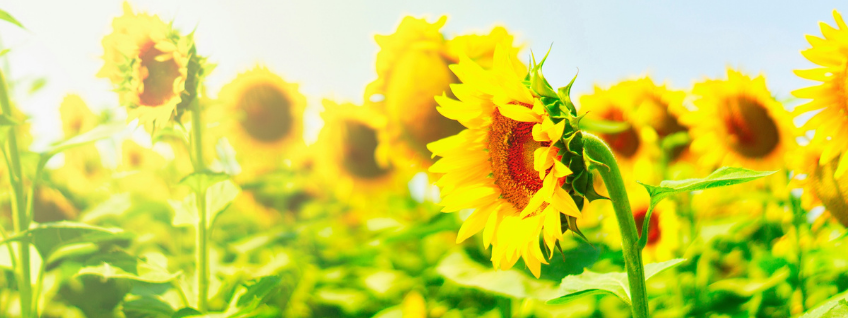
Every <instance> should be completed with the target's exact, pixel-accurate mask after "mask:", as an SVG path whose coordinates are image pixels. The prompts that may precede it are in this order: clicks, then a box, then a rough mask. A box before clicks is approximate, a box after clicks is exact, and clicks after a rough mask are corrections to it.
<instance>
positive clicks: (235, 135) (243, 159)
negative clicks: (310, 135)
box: [214, 66, 306, 178]
mask: <svg viewBox="0 0 848 318" xmlns="http://www.w3.org/2000/svg"><path fill="white" fill-rule="evenodd" d="M218 99H219V100H220V102H221V104H222V106H223V107H222V108H221V109H219V110H220V112H219V114H218V115H217V116H214V117H218V119H217V120H218V121H220V126H221V127H220V128H221V129H220V132H221V133H222V134H224V135H225V136H227V138H228V139H229V141H230V144H231V145H232V146H233V148H234V149H235V151H236V158H237V159H238V162H239V164H240V166H241V168H242V173H241V175H243V176H246V177H248V178H254V177H257V176H259V175H261V174H262V173H267V172H269V171H271V170H274V169H276V168H278V167H279V166H280V164H282V163H283V161H284V160H285V159H288V160H293V161H294V160H296V159H297V157H296V156H295V154H297V153H301V152H302V151H303V149H302V147H304V146H305V144H304V141H303V110H304V109H305V108H306V97H304V96H303V95H302V94H301V93H300V92H299V91H298V85H297V84H293V83H288V82H286V81H284V80H283V79H282V78H280V76H278V75H276V74H274V73H272V72H271V71H269V70H268V68H266V67H263V66H257V67H255V68H253V69H251V70H249V71H247V72H244V73H241V74H239V75H238V76H237V77H236V78H235V79H234V80H233V81H232V82H230V83H229V84H227V85H225V86H224V87H223V88H221V92H220V93H219V94H218Z"/></svg>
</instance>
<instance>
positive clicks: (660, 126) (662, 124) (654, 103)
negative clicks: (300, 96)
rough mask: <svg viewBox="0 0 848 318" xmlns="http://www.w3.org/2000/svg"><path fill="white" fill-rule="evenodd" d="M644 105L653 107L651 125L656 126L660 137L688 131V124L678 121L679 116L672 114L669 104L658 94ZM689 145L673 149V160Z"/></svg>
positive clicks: (655, 129) (655, 128)
mask: <svg viewBox="0 0 848 318" xmlns="http://www.w3.org/2000/svg"><path fill="white" fill-rule="evenodd" d="M642 105H643V107H651V108H652V109H651V111H650V112H649V113H650V114H655V115H654V116H652V118H650V121H649V123H650V125H651V127H653V128H654V131H656V132H657V135H658V136H659V138H660V139H662V138H665V137H666V136H669V135H672V134H675V133H679V132H683V131H686V130H687V129H686V126H683V125H681V124H680V122H679V121H677V117H675V116H674V115H672V114H671V112H670V111H668V104H666V103H665V102H663V101H662V100H660V99H659V98H657V97H656V96H654V97H651V98H650V102H648V103H646V104H642ZM688 147H689V144H685V145H679V146H677V147H675V148H674V149H671V154H670V156H671V160H675V159H677V158H678V157H680V155H681V154H683V151H685V150H686V148H688Z"/></svg>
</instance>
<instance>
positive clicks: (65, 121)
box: [52, 94, 109, 194]
mask: <svg viewBox="0 0 848 318" xmlns="http://www.w3.org/2000/svg"><path fill="white" fill-rule="evenodd" d="M59 114H60V116H61V119H62V131H64V134H65V139H68V138H71V137H74V136H76V135H79V134H81V133H84V132H87V131H89V130H91V129H92V128H94V127H95V126H97V124H98V121H99V119H98V118H97V116H96V115H95V114H94V113H93V112H91V110H90V109H89V108H88V106H86V104H85V102H84V101H83V100H82V98H81V97H80V96H79V95H75V94H69V95H67V96H65V98H64V99H63V100H62V104H60V105H59ZM63 153H64V156H65V164H64V165H63V166H62V167H61V168H59V169H56V171H54V172H53V174H52V175H54V176H55V180H58V181H60V182H62V183H64V185H65V186H66V187H67V188H68V190H70V191H71V192H72V193H74V194H85V193H90V192H91V191H92V190H96V189H100V188H101V186H103V185H105V184H106V183H107V181H108V179H109V174H108V173H107V171H106V170H105V169H104V168H103V165H102V163H101V161H100V152H99V151H97V148H96V147H95V146H94V145H84V146H81V147H77V148H73V149H68V150H66V151H64V152H63Z"/></svg>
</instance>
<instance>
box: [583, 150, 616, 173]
mask: <svg viewBox="0 0 848 318" xmlns="http://www.w3.org/2000/svg"><path fill="white" fill-rule="evenodd" d="M583 158H584V159H585V160H586V162H587V163H588V164H587V165H588V166H589V169H596V170H600V169H601V168H604V169H605V170H606V171H609V169H610V167H609V166H607V165H606V164H605V163H603V162H600V161H597V160H595V159H593V158H592V157H591V156H589V154H588V153H586V152H585V151H584V152H583Z"/></svg>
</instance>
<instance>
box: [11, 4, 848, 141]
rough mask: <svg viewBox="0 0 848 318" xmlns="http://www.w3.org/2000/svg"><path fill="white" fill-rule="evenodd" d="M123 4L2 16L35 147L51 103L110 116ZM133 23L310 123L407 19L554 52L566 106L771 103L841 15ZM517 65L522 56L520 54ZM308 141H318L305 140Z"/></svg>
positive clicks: (519, 10)
mask: <svg viewBox="0 0 848 318" xmlns="http://www.w3.org/2000/svg"><path fill="white" fill-rule="evenodd" d="M121 3H122V2H121V1H114V0H108V1H107V0H97V1H44V0H27V1H16V2H11V3H4V4H2V5H0V8H2V9H4V10H7V11H8V12H10V13H11V14H13V15H14V16H15V17H17V18H18V20H20V21H21V22H22V23H23V24H24V25H25V26H26V27H27V28H28V31H20V30H17V29H16V28H15V27H13V26H11V25H9V24H8V23H0V37H2V40H3V42H4V44H6V45H8V46H10V47H11V48H12V52H11V53H9V54H8V55H7V57H8V61H9V65H10V66H11V70H12V72H11V75H10V77H11V78H13V79H26V78H29V79H32V78H36V77H40V76H45V77H47V78H48V85H47V87H46V88H45V89H44V90H43V91H42V92H40V93H38V94H37V95H35V96H31V97H27V96H25V94H23V92H18V94H17V96H16V99H17V100H18V101H19V102H20V104H21V108H22V109H24V111H25V112H27V113H29V114H31V115H33V116H34V120H33V121H34V124H35V128H36V129H37V130H38V131H37V133H36V136H37V137H38V138H39V140H41V142H40V143H41V144H43V143H46V142H48V141H51V140H55V139H56V138H58V136H59V134H60V129H58V111H57V108H58V104H59V102H60V101H61V98H62V96H63V95H64V94H66V93H78V94H81V95H82V96H83V98H84V99H85V100H87V101H88V102H89V104H90V105H91V106H92V107H94V108H105V107H116V106H117V100H116V97H115V95H114V94H112V93H111V92H110V91H109V90H110V85H109V83H108V81H106V80H104V79H98V78H95V77H94V74H95V73H96V72H97V70H98V69H99V67H100V66H101V65H102V62H101V60H100V58H99V57H100V56H101V55H102V52H103V48H102V46H101V44H100V40H101V39H102V37H103V36H104V35H106V34H108V33H109V32H110V31H111V20H112V18H113V17H116V16H118V15H120V14H121ZM131 3H132V5H133V7H134V8H136V10H138V11H147V12H150V13H156V14H159V16H161V17H162V18H163V19H164V20H166V21H169V20H172V19H173V20H174V21H175V25H176V26H177V27H178V28H179V29H181V30H183V31H186V32H188V31H190V30H191V29H193V28H194V27H195V26H196V27H197V36H196V42H197V45H198V49H199V52H200V53H201V54H204V55H207V56H209V57H210V59H211V60H212V61H214V62H216V63H218V64H219V66H218V68H217V69H216V70H215V72H214V73H213V74H212V75H211V76H210V77H209V79H208V86H209V88H210V93H211V94H212V95H213V96H214V95H215V94H216V93H217V90H218V89H219V88H220V87H221V86H222V85H223V84H225V83H226V82H228V81H229V80H231V79H232V78H233V77H234V76H235V75H236V74H237V73H238V72H239V71H243V70H246V69H248V68H250V67H251V66H253V65H254V64H256V63H257V62H261V63H264V64H266V65H268V66H269V67H270V68H271V69H272V70H274V71H275V72H277V73H278V74H280V75H281V76H282V77H283V78H284V79H286V80H287V81H292V82H298V83H300V84H301V91H302V92H303V93H304V94H306V95H307V96H308V97H309V102H310V107H313V109H312V110H311V111H310V112H309V113H308V116H309V119H308V120H309V121H314V119H315V118H316V117H317V108H316V107H320V106H319V105H320V100H321V98H324V97H327V98H333V99H336V100H339V101H353V102H360V101H361V99H362V91H363V88H364V87H365V85H366V84H367V83H368V82H370V81H372V80H373V79H375V77H376V72H375V67H374V60H375V56H376V53H377V50H378V47H377V45H376V43H375V42H374V40H373V39H374V35H375V34H389V33H392V32H394V29H395V28H396V26H397V24H398V22H399V21H400V20H401V18H402V17H403V16H405V15H413V16H416V17H428V18H429V20H430V21H434V20H435V19H437V18H438V17H439V16H441V15H448V22H447V24H446V25H445V27H444V28H443V31H444V32H445V33H446V34H447V35H448V37H450V36H453V35H456V34H461V33H466V32H469V31H475V32H479V33H485V32H488V31H489V30H490V29H491V28H492V27H493V26H495V25H503V26H505V27H507V29H508V30H510V32H512V33H513V34H514V35H515V36H516V38H517V41H518V42H519V43H523V44H525V47H526V48H528V49H533V50H534V51H535V52H537V54H542V53H544V51H545V50H547V48H548V46H549V45H550V44H551V43H553V51H552V53H551V55H550V57H549V58H548V62H547V64H546V69H545V71H546V72H545V73H546V75H547V77H548V78H549V80H550V81H551V83H552V84H553V85H554V86H561V85H564V84H566V83H567V82H568V80H570V78H571V77H572V76H573V75H574V73H575V71H576V70H577V68H579V69H580V77H579V78H578V80H577V83H576V84H575V87H574V90H573V92H574V93H573V94H574V95H575V96H578V95H580V94H583V93H588V92H590V91H591V89H592V86H593V85H595V84H599V85H602V86H609V85H610V84H613V83H615V82H616V81H619V80H622V79H626V78H632V77H636V76H640V75H643V74H650V75H652V77H653V78H654V79H655V80H657V81H666V82H667V83H669V84H670V85H671V86H672V87H675V88H680V89H688V88H689V87H691V85H692V83H693V82H695V81H698V80H701V79H703V78H705V77H708V76H709V77H719V76H724V74H725V68H726V66H733V67H741V69H742V70H744V71H746V72H748V73H760V72H761V73H763V74H765V75H766V77H767V84H768V85H769V87H770V89H771V90H772V93H773V94H775V95H776V96H777V97H779V98H781V97H788V96H789V92H790V91H791V90H793V89H796V88H800V87H804V86H808V85H810V84H811V82H808V81H805V80H801V79H799V78H797V77H796V76H795V75H794V74H793V73H792V70H793V69H799V68H809V67H811V66H812V64H811V63H809V62H807V61H806V60H805V59H804V58H803V57H802V56H801V55H800V54H799V51H800V50H802V49H805V48H807V47H808V46H809V44H808V43H807V42H806V40H805V39H804V35H805V34H814V35H820V31H819V29H818V22H819V21H825V22H827V23H829V24H833V17H832V10H833V9H838V10H840V11H841V12H844V13H846V14H848V2H845V1H808V2H804V3H803V5H800V3H801V2H797V1H795V2H790V1H779V2H778V1H769V2H765V1H763V2H760V3H754V2H744V3H740V1H709V2H705V3H702V4H693V3H692V2H691V1H687V2H685V4H684V2H681V1H677V2H673V1H654V2H650V3H642V4H634V3H632V2H624V1H617V2H607V3H605V4H602V3H599V2H588V1H582V2H580V1H444V0H439V1H432V0H431V1H420V2H410V1H388V0H387V1H349V0H337V1H299V2H293V1H199V0H194V1H171V0H151V1H133V2H131ZM522 54H523V56H525V57H526V56H527V54H529V50H525V51H524V52H522ZM310 134H314V129H313V130H312V131H311V132H310Z"/></svg>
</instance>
